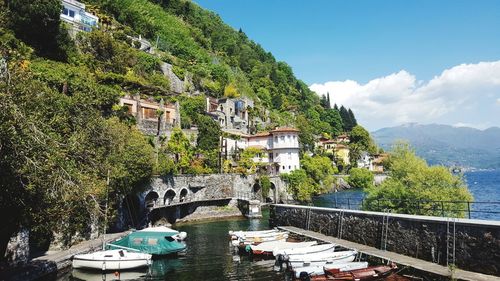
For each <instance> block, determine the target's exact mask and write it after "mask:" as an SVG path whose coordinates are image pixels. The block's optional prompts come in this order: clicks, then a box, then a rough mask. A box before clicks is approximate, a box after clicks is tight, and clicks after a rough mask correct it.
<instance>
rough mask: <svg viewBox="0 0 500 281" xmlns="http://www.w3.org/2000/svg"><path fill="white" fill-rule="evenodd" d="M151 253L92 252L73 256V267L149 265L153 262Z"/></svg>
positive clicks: (122, 268)
mask: <svg viewBox="0 0 500 281" xmlns="http://www.w3.org/2000/svg"><path fill="white" fill-rule="evenodd" d="M151 257H152V256H151V255H150V254H145V253H135V252H129V251H127V250H104V251H97V252H94V253H90V254H79V255H75V256H73V262H72V264H73V268H76V269H77V268H86V269H97V270H102V271H106V270H117V271H118V270H127V269H135V268H141V267H147V266H149V265H150V264H151Z"/></svg>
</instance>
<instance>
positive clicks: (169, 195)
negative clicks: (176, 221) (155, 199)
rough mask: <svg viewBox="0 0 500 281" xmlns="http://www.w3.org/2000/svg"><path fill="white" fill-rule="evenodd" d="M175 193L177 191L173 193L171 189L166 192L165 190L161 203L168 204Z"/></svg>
mask: <svg viewBox="0 0 500 281" xmlns="http://www.w3.org/2000/svg"><path fill="white" fill-rule="evenodd" d="M176 195H177V193H175V191H174V190H173V189H169V190H167V192H165V196H163V203H164V204H165V205H170V204H171V203H172V202H173V201H174V198H175V196H176Z"/></svg>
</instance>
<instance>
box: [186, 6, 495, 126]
mask: <svg viewBox="0 0 500 281" xmlns="http://www.w3.org/2000/svg"><path fill="white" fill-rule="evenodd" d="M195 2H196V3H198V4H199V5H200V6H202V7H204V8H206V9H209V10H212V11H214V12H215V13H217V14H219V15H220V16H221V18H222V19H223V20H224V21H225V22H226V23H228V24H229V25H231V26H232V27H234V28H235V29H239V28H241V29H242V30H243V31H244V32H245V33H246V34H247V35H248V37H249V38H251V39H252V40H254V41H255V42H257V43H259V44H261V45H262V46H263V47H264V49H266V50H268V51H270V52H272V53H273V55H274V56H275V57H276V58H277V59H278V60H282V61H285V62H287V63H288V64H289V65H290V66H291V67H292V68H293V70H294V73H295V74H296V76H297V77H298V78H299V79H301V80H303V81H304V82H306V83H307V84H308V85H310V88H311V89H312V90H313V91H315V92H317V93H318V94H320V95H322V94H326V93H330V98H331V100H332V102H335V103H338V104H343V105H345V106H348V107H350V108H352V109H353V111H354V113H355V115H356V117H357V119H358V121H359V123H361V124H362V125H363V126H365V127H367V128H368V129H369V130H371V131H373V130H376V129H379V128H382V127H388V126H396V125H399V124H403V123H409V122H418V123H423V124H427V123H439V124H448V125H453V126H471V127H475V128H479V129H485V128H487V127H490V126H500V1H496V0H469V1H463V0H439V1H435V0H406V1H399V0H390V1H381V0H364V1H362V0H343V1H340V0H310V1H303V0H301V1H299V0H252V1H245V0H195Z"/></svg>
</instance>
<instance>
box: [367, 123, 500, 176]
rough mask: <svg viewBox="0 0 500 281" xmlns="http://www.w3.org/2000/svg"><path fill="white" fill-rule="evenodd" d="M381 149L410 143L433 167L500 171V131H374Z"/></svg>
mask: <svg viewBox="0 0 500 281" xmlns="http://www.w3.org/2000/svg"><path fill="white" fill-rule="evenodd" d="M372 136H373V138H374V139H375V141H376V142H377V144H378V145H379V146H381V147H382V148H384V149H385V150H389V149H390V148H391V145H392V144H393V143H394V142H395V141H396V140H401V139H402V140H407V141H409V142H410V144H411V145H412V146H413V147H414V148H415V150H416V152H417V154H418V155H419V156H421V157H423V158H424V159H426V160H427V162H429V163H430V164H442V165H446V166H454V165H458V166H463V167H470V168H478V169H499V168H500V128H498V127H491V128H488V129H486V130H479V129H475V128H469V127H453V126H449V125H439V124H429V125H422V124H417V123H410V124H404V125H401V126H397V127H389V128H382V129H379V130H377V131H375V132H372Z"/></svg>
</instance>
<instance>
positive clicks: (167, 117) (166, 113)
mask: <svg viewBox="0 0 500 281" xmlns="http://www.w3.org/2000/svg"><path fill="white" fill-rule="evenodd" d="M165 118H166V119H167V122H170V111H167V112H165Z"/></svg>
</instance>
